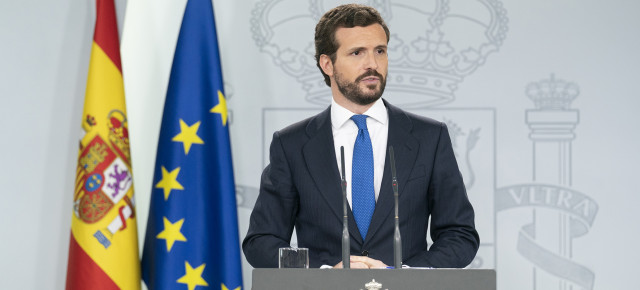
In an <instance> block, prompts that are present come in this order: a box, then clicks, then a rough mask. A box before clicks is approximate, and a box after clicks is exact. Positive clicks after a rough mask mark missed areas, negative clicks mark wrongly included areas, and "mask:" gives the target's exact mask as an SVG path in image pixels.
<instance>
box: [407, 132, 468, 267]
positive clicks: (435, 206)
mask: <svg viewBox="0 0 640 290" xmlns="http://www.w3.org/2000/svg"><path fill="white" fill-rule="evenodd" d="M430 180H431V181H430V183H429V185H428V188H427V194H428V198H427V200H428V205H427V206H428V209H429V210H428V212H430V213H431V217H430V219H431V222H430V226H431V232H430V233H431V239H432V240H433V244H432V245H431V247H430V248H429V250H428V251H423V252H421V253H419V254H418V255H415V256H414V257H410V258H409V259H408V260H407V261H406V262H405V263H406V264H407V265H410V266H427V267H436V268H463V267H466V266H467V265H469V263H471V261H472V260H473V258H474V257H475V255H476V252H477V251H478V247H479V244H480V237H479V236H478V232H477V231H476V229H475V224H474V211H473V207H472V206H471V203H470V202H469V198H468V196H467V192H466V189H465V186H464V182H463V180H462V175H461V173H460V170H459V169H458V164H457V162H456V159H455V155H454V152H453V148H452V145H451V138H450V137H449V132H448V130H447V127H446V125H444V124H441V128H440V136H439V141H438V145H437V148H436V154H435V158H434V164H433V171H432V174H431V179H430Z"/></svg>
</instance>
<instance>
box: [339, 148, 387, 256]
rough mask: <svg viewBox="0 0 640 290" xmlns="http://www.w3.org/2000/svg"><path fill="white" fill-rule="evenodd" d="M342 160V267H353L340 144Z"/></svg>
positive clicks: (342, 163)
mask: <svg viewBox="0 0 640 290" xmlns="http://www.w3.org/2000/svg"><path fill="white" fill-rule="evenodd" d="M340 161H341V165H342V180H341V182H340V184H341V185H342V211H343V212H344V216H343V218H342V268H344V269H349V268H351V258H350V255H349V254H350V248H351V243H350V239H349V219H348V215H347V213H348V211H347V180H346V179H345V175H344V146H340ZM396 215H397V209H396Z"/></svg>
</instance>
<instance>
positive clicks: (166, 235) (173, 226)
mask: <svg viewBox="0 0 640 290" xmlns="http://www.w3.org/2000/svg"><path fill="white" fill-rule="evenodd" d="M162 220H163V222H164V230H163V231H162V232H160V233H159V234H158V235H157V236H156V238H158V239H164V240H165V241H166V242H167V253H168V252H169V251H171V247H173V243H175V242H176V241H181V242H186V241H187V238H185V237H184V235H182V233H181V232H180V230H181V229H182V224H184V219H181V220H179V221H177V222H175V223H171V222H170V221H169V219H167V217H162Z"/></svg>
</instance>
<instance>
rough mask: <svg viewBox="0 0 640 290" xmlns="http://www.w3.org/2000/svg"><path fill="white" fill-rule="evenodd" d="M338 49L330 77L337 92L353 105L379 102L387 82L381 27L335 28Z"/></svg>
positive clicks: (383, 39)
mask: <svg viewBox="0 0 640 290" xmlns="http://www.w3.org/2000/svg"><path fill="white" fill-rule="evenodd" d="M336 40H337V41H338V45H339V47H338V50H337V51H336V60H335V62H334V63H333V78H334V81H335V84H336V86H337V87H338V90H339V91H340V93H342V95H343V96H344V97H345V98H346V99H347V100H349V101H350V102H352V103H355V104H358V105H368V104H371V103H373V102H375V101H376V100H378V99H379V98H380V97H381V96H382V93H383V92H384V87H385V85H386V83H387V66H388V59H387V35H386V34H385V32H384V29H383V28H382V26H381V25H380V24H372V25H369V26H366V27H361V26H356V27H353V28H344V27H341V28H338V30H336Z"/></svg>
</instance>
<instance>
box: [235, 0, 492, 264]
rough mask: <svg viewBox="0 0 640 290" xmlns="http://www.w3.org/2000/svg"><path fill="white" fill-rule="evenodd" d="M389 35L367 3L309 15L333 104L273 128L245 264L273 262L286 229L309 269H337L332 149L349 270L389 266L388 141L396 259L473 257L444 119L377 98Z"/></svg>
mask: <svg viewBox="0 0 640 290" xmlns="http://www.w3.org/2000/svg"><path fill="white" fill-rule="evenodd" d="M388 42H389V30H388V28H387V26H386V24H385V23H384V21H383V20H382V18H381V17H380V15H379V13H378V12H377V11H376V10H375V9H373V8H371V7H368V6H362V5H355V4H350V5H342V6H338V7H336V8H334V9H332V10H330V11H328V12H327V13H326V14H325V15H324V16H322V18H321V19H320V21H319V22H318V24H317V26H316V34H315V45H316V60H317V65H318V67H319V68H320V70H321V72H322V74H323V75H324V77H325V82H326V83H327V85H328V86H330V87H331V93H332V95H333V100H332V103H331V106H330V107H329V108H328V109H327V110H325V111H323V112H322V113H320V114H318V115H316V116H313V117H311V118H309V119H306V120H303V121H301V122H299V123H296V124H293V125H291V126H289V127H287V128H285V129H283V130H281V131H278V132H275V133H274V135H273V141H272V143H271V149H270V161H271V162H270V164H269V165H268V166H267V167H266V168H265V169H264V172H263V173H262V179H261V185H260V195H259V196H258V200H257V202H256V205H255V207H254V209H253V212H252V214H251V220H250V225H249V231H248V233H247V236H246V238H245V239H244V242H243V244H242V248H243V250H244V253H245V256H246V258H247V260H248V261H249V263H251V265H252V266H254V267H256V268H266V267H278V248H280V247H289V246H290V240H291V235H292V232H293V229H294V227H295V229H296V234H297V238H298V246H299V247H305V248H309V259H310V266H311V267H320V266H322V265H332V266H333V265H334V267H342V262H341V258H342V257H341V236H342V219H343V207H342V199H343V197H342V191H341V186H340V170H341V169H340V165H339V164H340V163H341V162H340V147H341V146H344V153H345V165H346V168H345V175H346V179H347V183H348V185H347V196H348V200H349V203H350V205H351V210H350V211H349V233H350V240H351V249H350V252H351V255H352V256H351V259H350V260H351V264H350V265H351V267H352V268H379V267H385V266H387V265H389V264H393V232H394V210H393V209H394V198H393V189H392V185H391V167H390V161H389V155H388V154H387V148H388V146H393V148H394V150H395V154H394V155H395V159H396V164H397V166H398V168H397V177H398V184H399V186H398V187H399V205H400V232H401V234H402V253H403V257H402V261H403V264H405V265H409V266H413V267H418V266H419V267H452V268H459V267H465V266H466V265H468V264H469V263H470V262H471V261H472V260H473V258H474V257H475V254H476V252H477V250H478V245H479V237H478V234H477V232H476V230H475V227H474V212H473V208H472V206H471V204H470V202H469V199H468V197H467V194H466V190H465V188H464V183H463V181H462V176H461V174H460V171H459V170H458V166H457V163H456V160H455V157H454V153H453V149H452V146H451V140H450V138H449V134H448V132H447V128H446V126H445V125H444V124H443V123H441V122H437V121H434V120H432V119H428V118H425V117H420V116H416V115H413V114H410V113H407V112H404V111H402V110H400V109H398V108H396V107H394V106H392V105H390V104H389V103H388V102H386V101H384V100H382V99H381V96H382V93H383V91H384V87H385V84H386V78H387V64H388V59H387V43H388ZM429 219H431V229H430V230H431V237H432V239H433V244H432V245H431V247H430V248H428V246H427V241H426V235H427V228H428V225H429Z"/></svg>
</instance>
